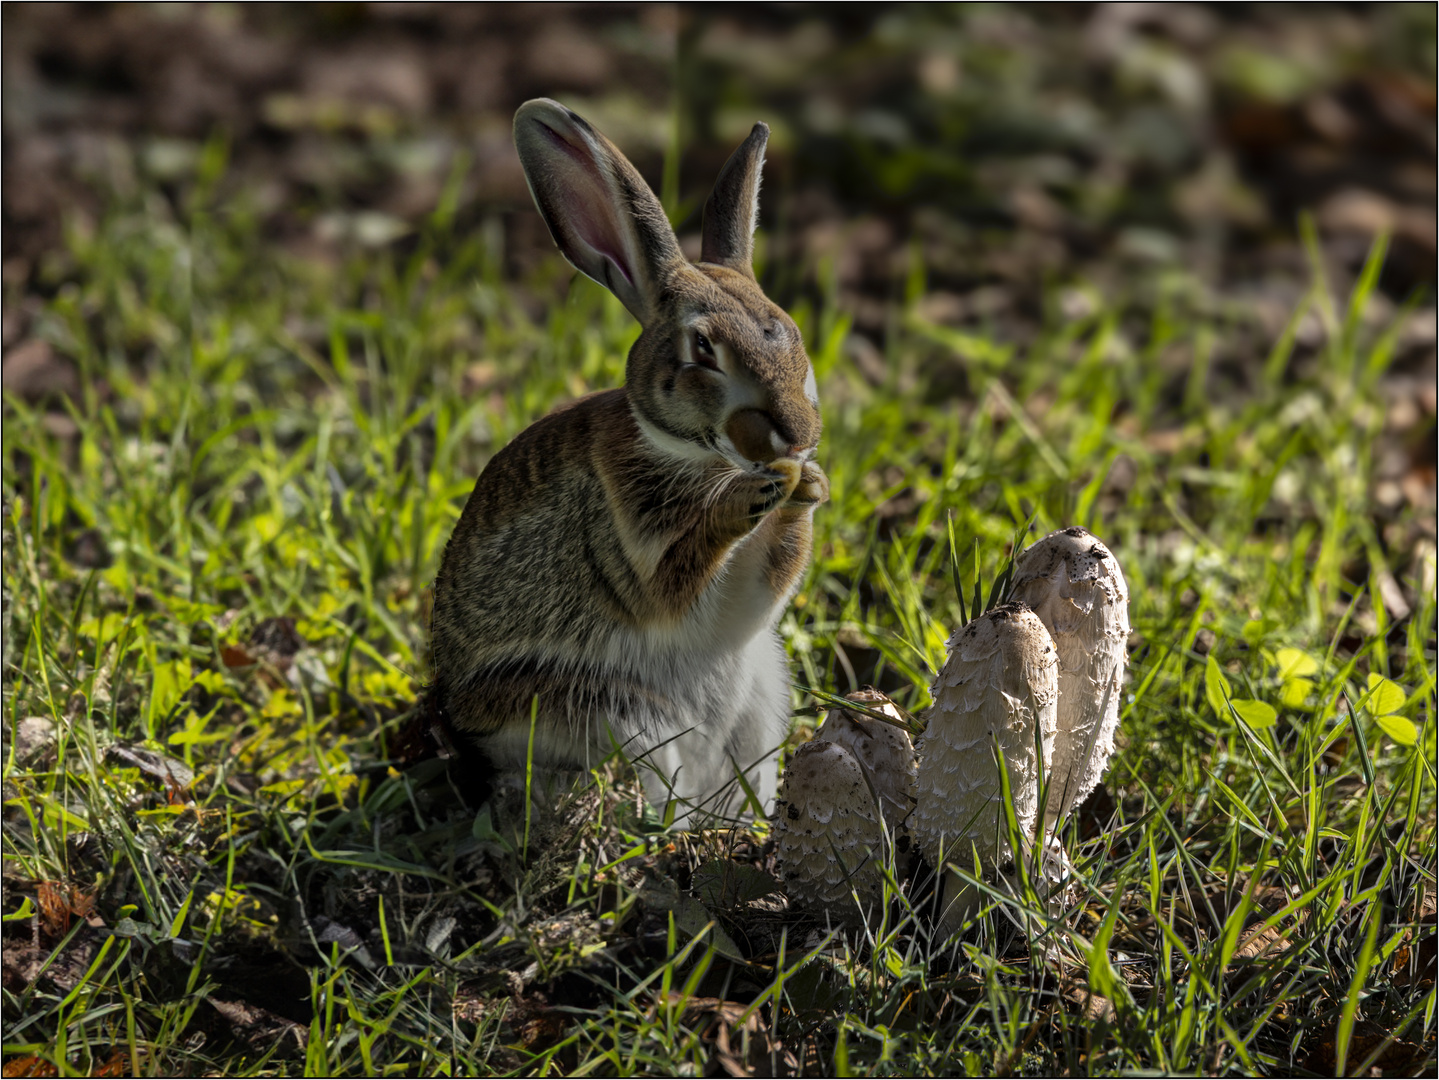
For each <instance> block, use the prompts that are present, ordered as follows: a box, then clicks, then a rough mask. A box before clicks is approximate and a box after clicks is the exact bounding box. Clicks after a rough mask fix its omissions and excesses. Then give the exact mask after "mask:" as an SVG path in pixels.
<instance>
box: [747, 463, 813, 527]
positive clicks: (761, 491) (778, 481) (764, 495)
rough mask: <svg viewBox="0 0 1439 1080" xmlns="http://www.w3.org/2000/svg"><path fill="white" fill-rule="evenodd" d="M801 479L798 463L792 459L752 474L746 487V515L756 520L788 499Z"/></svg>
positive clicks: (772, 464) (770, 465)
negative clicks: (747, 500)
mask: <svg viewBox="0 0 1439 1080" xmlns="http://www.w3.org/2000/svg"><path fill="white" fill-rule="evenodd" d="M801 477H802V470H801V468H800V463H799V462H798V461H795V460H793V459H792V458H780V459H779V460H778V461H774V462H771V463H770V464H769V465H768V466H766V467H765V468H764V470H763V471H761V472H759V473H756V474H754V475H753V476H752V477H751V478H750V484H749V485H748V492H747V495H748V498H749V506H748V508H747V509H748V515H749V517H750V519H751V520H758V519H760V518H762V517H764V516H765V515H766V514H768V513H769V512H770V511H771V510H773V509H775V508H776V507H778V506H780V505H781V504H783V503H784V502H785V500H786V499H788V498H790V496H791V495H792V494H793V492H794V490H795V488H796V487H797V486H798V485H799V483H800V481H801Z"/></svg>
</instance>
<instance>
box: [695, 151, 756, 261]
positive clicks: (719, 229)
mask: <svg viewBox="0 0 1439 1080" xmlns="http://www.w3.org/2000/svg"><path fill="white" fill-rule="evenodd" d="M768 142H769V125H768V124H756V125H755V126H754V128H753V129H752V130H751V131H750V133H749V137H748V138H747V139H745V141H744V142H742V143H740V144H739V149H737V150H736V151H735V152H734V153H733V154H731V155H730V159H729V160H728V161H726V162H725V166H724V168H723V169H721V170H720V174H719V179H718V180H716V181H715V187H714V191H712V192H710V197H709V200H708V201H707V202H706V203H705V217H704V243H703V246H702V247H701V249H700V261H701V262H707V263H719V264H720V265H721V266H727V267H729V268H730V269H731V270H738V271H739V272H740V273H741V274H748V275H749V276H750V277H754V266H753V260H754V230H755V226H757V225H758V224H759V177H760V171H761V170H762V169H763V168H764V148H765V144H766V143H768Z"/></svg>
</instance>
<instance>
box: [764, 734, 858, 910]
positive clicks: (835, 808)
mask: <svg viewBox="0 0 1439 1080" xmlns="http://www.w3.org/2000/svg"><path fill="white" fill-rule="evenodd" d="M775 821H776V824H775V847H776V849H777V855H778V859H779V872H780V878H781V880H782V881H783V882H784V888H785V892H786V893H787V894H788V896H789V898H790V901H791V902H792V903H794V904H795V905H796V906H797V907H802V908H805V909H807V910H810V911H813V912H816V913H823V914H826V915H828V916H829V918H830V919H831V920H832V921H834V922H836V923H849V924H854V923H858V922H862V921H863V920H864V918H865V917H866V915H867V913H868V912H869V911H870V910H872V909H873V907H874V905H875V904H876V903H878V902H879V900H880V899H881V898H882V896H883V894H884V880H883V878H882V876H881V875H880V873H879V871H878V870H877V869H876V867H875V860H876V859H878V858H881V857H882V855H883V851H884V847H883V845H884V833H883V830H882V829H881V827H880V823H879V815H878V814H877V813H876V812H875V796H874V793H873V791H872V790H871V787H870V784H869V781H868V780H867V779H866V778H865V773H864V769H863V768H861V767H860V764H859V762H858V761H857V760H856V759H855V756H854V755H853V754H852V753H850V751H849V750H848V748H846V747H845V746H844V745H842V744H841V743H838V742H827V741H818V740H816V741H813V742H808V743H805V744H804V745H803V746H801V747H800V748H799V749H798V750H796V751H795V752H794V754H793V755H792V756H791V757H790V760H789V767H788V768H786V769H785V772H784V779H783V781H781V784H780V792H779V799H778V800H777V802H776V803H775Z"/></svg>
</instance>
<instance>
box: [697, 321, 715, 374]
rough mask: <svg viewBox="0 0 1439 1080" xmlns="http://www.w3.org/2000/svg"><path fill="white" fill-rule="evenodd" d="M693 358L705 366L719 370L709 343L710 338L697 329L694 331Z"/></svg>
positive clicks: (712, 348) (712, 347)
mask: <svg viewBox="0 0 1439 1080" xmlns="http://www.w3.org/2000/svg"><path fill="white" fill-rule="evenodd" d="M695 359H696V360H697V361H698V362H699V363H700V364H702V365H704V366H705V367H707V368H711V369H713V370H715V371H718V370H719V362H718V361H717V360H716V359H715V350H714V346H713V345H711V344H710V339H709V338H707V337H705V336H704V335H703V334H701V333H700V332H699V331H698V330H696V331H695Z"/></svg>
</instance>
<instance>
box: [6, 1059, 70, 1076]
mask: <svg viewBox="0 0 1439 1080" xmlns="http://www.w3.org/2000/svg"><path fill="white" fill-rule="evenodd" d="M59 1075H60V1072H59V1070H58V1069H56V1068H55V1066H54V1065H52V1064H50V1062H48V1061H46V1060H45V1059H44V1058H42V1057H36V1056H35V1055H34V1054H26V1055H25V1056H24V1057H17V1058H11V1059H10V1060H9V1061H7V1062H5V1067H4V1068H3V1069H0V1076H59Z"/></svg>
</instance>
